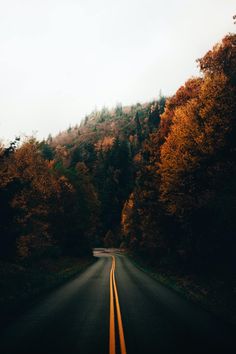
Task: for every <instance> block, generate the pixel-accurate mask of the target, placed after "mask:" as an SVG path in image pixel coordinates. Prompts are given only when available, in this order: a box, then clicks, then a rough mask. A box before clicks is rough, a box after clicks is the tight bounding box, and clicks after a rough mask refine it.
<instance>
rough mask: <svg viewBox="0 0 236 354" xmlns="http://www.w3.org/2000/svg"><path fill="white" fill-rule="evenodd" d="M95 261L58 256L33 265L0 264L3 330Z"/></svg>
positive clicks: (0, 324)
mask: <svg viewBox="0 0 236 354" xmlns="http://www.w3.org/2000/svg"><path fill="white" fill-rule="evenodd" d="M94 261H95V258H92V257H90V258H72V257H56V258H53V259H50V258H48V259H41V260H38V261H35V262H32V263H30V264H26V263H23V262H17V263H10V262H3V261H0V314H1V315H0V327H1V326H3V325H6V324H7V323H8V322H10V321H12V320H14V319H15V318H16V317H17V316H18V315H19V314H20V313H21V312H23V311H25V310H26V309H27V308H28V307H30V306H32V305H33V304H34V303H35V302H36V301H37V300H38V299H39V298H40V297H41V296H43V295H45V294H47V293H48V292H49V291H50V290H52V289H54V288H55V287H57V286H59V285H61V284H63V283H64V282H66V281H67V280H69V279H71V278H73V277H74V276H75V275H77V274H78V273H79V272H81V271H83V270H84V269H85V268H86V267H88V266H89V265H90V264H91V263H92V262H94Z"/></svg>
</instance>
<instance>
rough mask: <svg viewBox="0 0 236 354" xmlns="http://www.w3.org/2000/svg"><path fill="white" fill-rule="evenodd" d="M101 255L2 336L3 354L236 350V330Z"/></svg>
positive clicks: (114, 257) (117, 259) (115, 257)
mask: <svg viewBox="0 0 236 354" xmlns="http://www.w3.org/2000/svg"><path fill="white" fill-rule="evenodd" d="M96 256H97V257H98V261H97V262H95V263H94V264H92V265H91V266H90V267H89V268H87V270H85V271H84V272H83V273H82V274H80V275H78V277H76V278H75V279H73V280H71V281H70V282H68V283H66V284H65V285H63V286H61V287H60V288H59V289H56V290H55V291H53V292H51V293H50V294H49V295H48V296H47V297H46V298H44V299H43V300H41V302H40V303H38V305H37V306H35V308H33V309H30V310H29V311H28V312H27V313H25V314H24V315H22V316H21V317H20V318H19V319H18V320H17V322H15V323H14V324H11V325H10V326H9V327H8V328H7V329H6V330H5V332H4V333H2V334H1V336H0V353H1V354H21V353H24V354H49V353H50V354H54V353H57V354H75V353H76V354H90V353H93V354H95V353H96V354H100V353H101V354H120V353H121V354H141V353H142V354H152V353H157V354H167V353H168V354H175V353H188V354H192V353H193V354H195V353H208V354H211V353H214V354H215V353H222V354H224V353H227V354H228V353H236V351H234V350H233V345H234V340H233V339H232V338H233V332H232V329H231V328H229V326H228V325H226V324H223V323H221V322H220V321H219V320H218V319H216V318H214V317H213V316H211V315H210V314H208V313H207V312H205V311H203V310H202V309H200V308H199V307H198V306H196V305H194V304H192V303H190V302H188V301H186V300H185V299H183V298H182V297H180V296H179V295H178V294H176V293H175V292H173V291H172V290H170V289H167V288H166V287H164V286H163V285H161V284H159V283H158V282H156V281H155V280H154V279H152V278H151V277H150V276H149V275H148V274H146V273H144V272H143V271H141V270H139V269H137V268H136V267H135V266H134V264H133V263H132V262H131V261H130V260H129V259H128V258H127V257H126V256H124V255H120V254H118V253H116V252H115V253H112V252H102V251H98V252H96Z"/></svg>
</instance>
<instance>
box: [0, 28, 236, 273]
mask: <svg viewBox="0 0 236 354" xmlns="http://www.w3.org/2000/svg"><path fill="white" fill-rule="evenodd" d="M198 65H199V67H200V70H201V75H200V76H199V77H196V78H190V79H189V80H188V81H187V82H186V83H185V84H184V85H183V86H181V87H180V88H179V90H177V92H176V93H175V95H173V97H170V98H168V99H166V100H165V98H164V97H159V99H158V100H157V101H154V102H151V103H147V104H143V105H141V104H137V105H135V106H132V107H122V106H121V105H118V106H117V107H116V108H115V109H114V110H110V111H109V110H107V109H105V108H104V109H103V110H102V111H100V112H93V113H92V114H91V115H90V116H88V117H86V118H85V119H84V121H83V122H82V123H81V124H80V126H79V127H70V128H69V129H68V130H67V131H66V132H63V133H61V134H59V135H58V136H56V137H54V138H52V137H49V138H48V139H47V140H46V141H42V142H37V141H35V140H34V139H29V140H28V141H26V142H25V143H21V144H19V143H18V142H17V141H15V142H12V144H11V145H10V147H4V146H2V147H1V160H0V161H1V163H0V174H1V180H0V199H1V204H2V210H3V212H2V213H1V220H0V225H1V230H0V253H1V254H0V255H1V257H3V258H4V257H5V258H7V257H23V258H24V257H26V258H27V257H32V256H33V255H35V254H36V255H37V254H40V255H42V254H44V252H47V251H48V249H51V248H53V247H55V246H56V247H58V248H59V249H60V250H61V252H62V253H65V254H75V255H82V254H85V253H86V252H89V250H90V249H91V247H92V246H95V245H105V246H119V245H120V244H122V245H123V246H125V247H127V248H129V249H130V250H132V251H133V252H135V253H138V254H140V255H142V256H146V257H149V258H150V259H153V260H155V262H157V263H173V264H181V263H185V264H188V265H190V264H194V265H199V264H201V265H205V266H206V264H207V265H210V266H213V267H214V265H217V264H219V260H221V261H222V260H224V261H225V263H228V264H231V265H232V264H234V262H235V257H234V254H235V244H236V242H235V234H236V222H235V210H236V183H235V181H236V178H235V177H236V156H235V154H236V139H235V136H236V123H235V122H236V121H235V117H236V35H234V34H231V35H227V36H226V37H225V38H224V39H223V40H222V42H221V43H219V44H217V45H216V46H215V47H214V48H213V49H212V50H211V51H209V52H208V53H207V54H206V55H205V56H204V57H203V58H202V59H200V60H198Z"/></svg>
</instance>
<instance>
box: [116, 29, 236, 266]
mask: <svg viewBox="0 0 236 354" xmlns="http://www.w3.org/2000/svg"><path fill="white" fill-rule="evenodd" d="M198 64H199V67H200V70H201V72H202V75H201V76H200V77H198V78H191V79H190V80H188V81H187V82H186V83H185V85H184V86H182V87H180V89H179V90H178V91H177V92H176V94H175V95H174V96H173V97H171V98H170V99H168V100H167V103H166V108H165V112H164V113H163V114H162V116H161V122H160V128H159V129H158V130H157V131H156V132H155V133H153V134H151V135H150V137H149V138H148V139H146V140H145V142H144V143H143V145H142V149H141V150H140V159H139V171H138V173H137V176H136V180H135V187H134V189H133V191H132V193H131V195H130V197H129V199H128V200H127V201H126V203H125V205H124V208H123V212H122V227H123V233H124V235H125V242H127V244H128V246H129V247H130V248H132V249H133V250H135V251H136V252H139V253H141V254H143V255H146V256H148V257H154V258H155V259H156V260H158V261H159V262H167V263H168V262H187V263H188V264H193V265H195V266H196V265H204V266H205V265H206V264H211V265H213V266H214V265H216V264H224V263H225V262H227V263H229V264H231V265H232V264H233V262H234V264H235V245H236V239H235V235H236V220H235V211H236V35H233V34H232V35H227V36H226V37H225V38H224V39H223V41H222V42H221V43H219V44H217V45H216V46H215V47H214V48H213V49H212V50H211V51H209V52H208V53H207V54H206V55H205V56H204V57H203V58H202V59H200V60H198Z"/></svg>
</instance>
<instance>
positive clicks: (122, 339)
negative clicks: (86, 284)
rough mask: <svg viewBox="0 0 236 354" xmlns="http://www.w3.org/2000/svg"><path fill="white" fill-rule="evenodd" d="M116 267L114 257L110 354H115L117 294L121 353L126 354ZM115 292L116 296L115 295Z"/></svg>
mask: <svg viewBox="0 0 236 354" xmlns="http://www.w3.org/2000/svg"><path fill="white" fill-rule="evenodd" d="M115 267H116V260H115V257H114V256H112V267H111V272H110V351H109V354H115V352H116V349H115V316H114V294H115V304H116V312H117V322H118V330H119V338H120V351H121V354H126V345H125V337H124V328H123V323H122V317H121V311H120V304H119V297H118V291H117V286H116V280H115ZM113 290H114V294H113Z"/></svg>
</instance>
